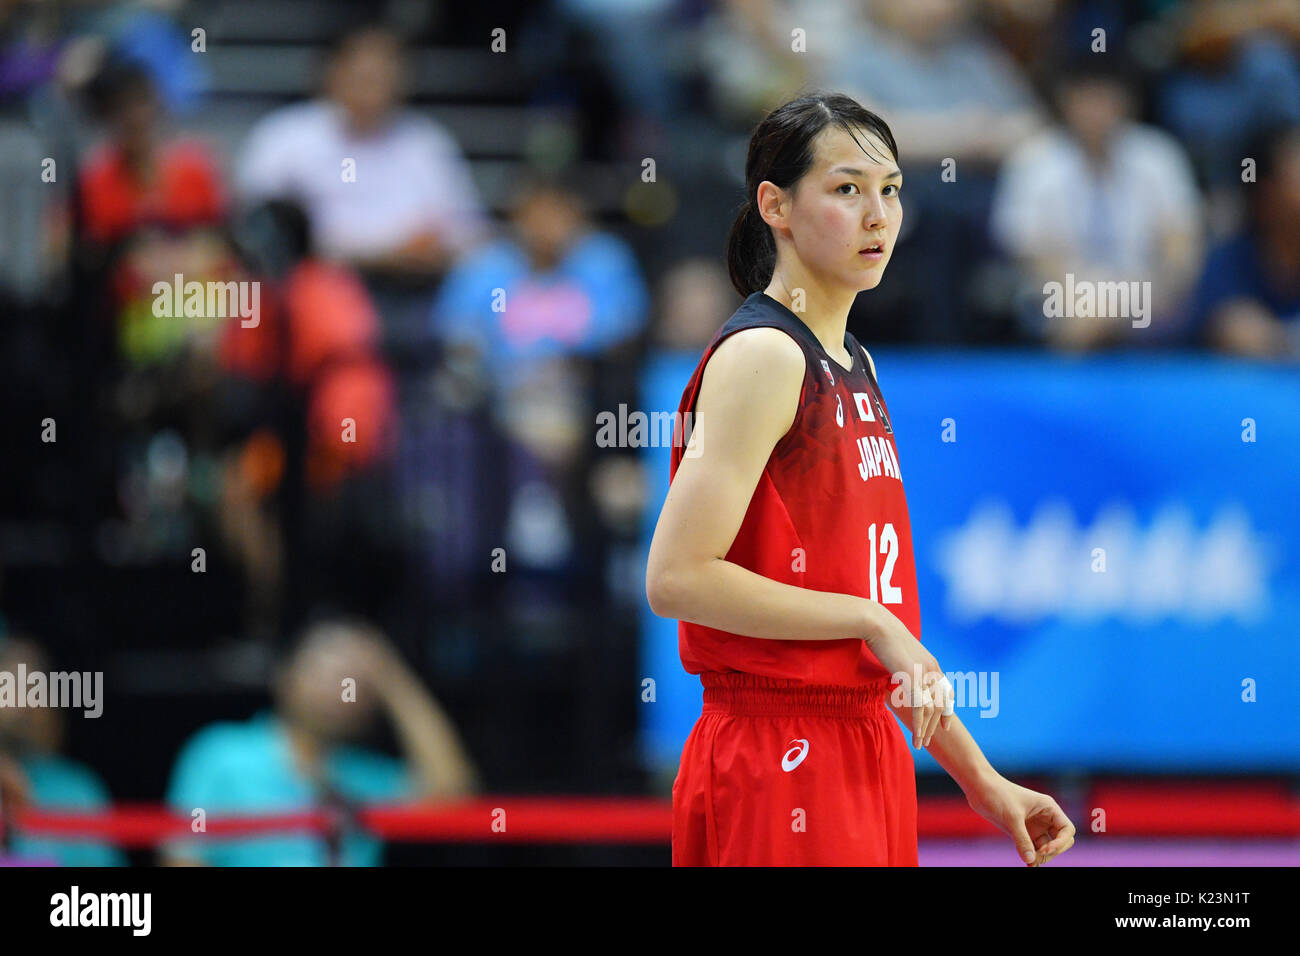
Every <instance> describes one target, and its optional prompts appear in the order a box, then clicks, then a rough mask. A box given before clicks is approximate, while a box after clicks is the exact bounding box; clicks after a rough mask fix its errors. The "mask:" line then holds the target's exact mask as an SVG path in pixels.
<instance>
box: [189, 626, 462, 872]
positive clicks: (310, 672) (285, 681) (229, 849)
mask: <svg viewBox="0 0 1300 956" xmlns="http://www.w3.org/2000/svg"><path fill="white" fill-rule="evenodd" d="M273 695H274V705H275V706H274V710H273V711H262V712H260V713H258V714H256V715H254V716H253V717H252V718H250V719H249V720H247V721H243V722H222V723H217V724H213V725H211V726H209V727H205V728H204V729H202V730H200V731H199V732H198V733H196V734H195V735H194V736H193V737H192V738H191V739H190V740H189V742H188V743H186V745H185V747H184V748H183V750H182V751H181V753H180V755H179V756H178V757H177V760H176V765H175V767H174V769H173V773H172V779H171V784H170V786H169V787H168V792H167V802H168V804H169V805H170V806H171V807H172V809H173V810H174V811H176V812H177V813H179V814H182V815H183V816H185V817H186V818H190V817H191V814H192V813H193V811H194V810H196V809H202V810H203V811H204V812H205V814H207V815H209V816H210V817H228V816H232V815H239V814H257V813H266V814H274V813H293V812H298V811H306V810H310V809H318V810H324V809H331V810H334V811H338V812H341V813H343V814H344V815H345V816H347V815H348V814H349V813H350V812H351V811H352V810H354V809H355V808H356V805H360V804H367V803H396V802H404V801H409V800H445V799H452V798H457V797H462V796H466V795H468V794H470V793H473V792H474V791H475V790H476V788H477V780H476V772H475V770H474V768H473V766H472V765H471V763H470V761H469V759H468V757H467V756H466V754H465V752H464V750H463V748H462V746H461V743H460V740H459V738H458V736H457V734H456V731H455V729H454V727H453V726H452V724H451V722H450V721H449V720H448V719H447V716H446V714H445V713H444V712H443V711H442V708H441V707H440V706H439V705H438V703H437V701H436V700H434V698H433V697H432V696H431V695H430V694H429V693H428V691H427V690H425V688H424V687H423V685H422V684H421V682H420V679H419V678H418V677H417V676H416V675H415V674H414V673H413V672H412V671H411V670H410V669H409V668H408V667H407V666H406V664H405V663H404V662H403V661H402V659H401V657H400V656H399V655H398V654H397V653H396V652H395V651H394V650H393V649H392V647H391V646H390V645H389V644H388V642H387V641H386V640H385V639H384V638H383V636H382V635H380V634H379V633H378V632H377V631H376V630H375V629H374V628H372V627H370V626H369V625H367V624H364V623H362V622H360V621H354V620H343V619H339V620H331V621H325V622H322V623H318V624H316V625H313V626H312V627H311V628H309V629H308V630H307V631H306V632H305V633H304V634H303V637H302V639H301V640H300V642H299V645H298V646H297V648H296V649H295V650H294V651H293V653H292V654H291V655H290V656H289V657H288V659H287V660H286V661H285V662H284V664H283V665H282V667H281V668H280V670H279V672H278V674H277V676H276V679H275V685H274V688H273ZM380 709H382V710H383V712H384V713H385V714H386V715H387V717H388V718H389V720H390V721H391V722H392V724H393V727H394V729H395V730H396V732H397V735H398V738H399V740H400V743H401V747H402V750H403V757H402V759H400V760H398V759H394V758H392V757H388V756H385V755H383V754H379V753H376V752H373V751H371V750H367V749H364V748H362V747H360V746H358V745H357V743H356V742H357V741H358V740H359V739H360V738H361V736H362V734H363V732H364V731H365V730H366V729H367V727H368V726H369V724H370V723H371V721H372V719H373V718H374V716H375V715H376V713H377V711H379V710H380ZM382 851H383V847H382V844H381V843H380V842H379V841H378V840H376V839H375V838H374V837H372V836H370V835H368V834H366V833H364V832H360V831H358V830H356V829H355V828H352V827H346V828H345V829H344V832H343V833H342V834H341V837H340V839H338V840H337V841H331V840H329V839H328V838H327V837H324V836H319V835H310V834H297V833H295V834H288V833H286V834H284V835H280V836H266V837H249V838H240V839H235V838H229V839H227V838H216V837H213V838H201V839H198V840H189V839H187V840H185V841H183V842H178V843H175V844H173V845H171V846H169V847H168V848H167V850H166V854H165V855H166V858H167V860H168V862H172V863H206V864H209V865H214V866H320V865H326V864H334V865H344V866H376V865H378V864H379V863H380V862H381V856H382Z"/></svg>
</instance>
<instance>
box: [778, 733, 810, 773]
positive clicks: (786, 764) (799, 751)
mask: <svg viewBox="0 0 1300 956" xmlns="http://www.w3.org/2000/svg"><path fill="white" fill-rule="evenodd" d="M790 743H792V744H799V745H800V746H798V747H791V748H790V749H789V750H787V751H786V752H785V756H784V757H782V758H781V769H782V770H784V771H785V772H786V773H789V772H790V771H791V770H793V769H794V768H795V767H797V766H799V764H801V763H803V758H804V757H806V756H808V741H806V740H801V739H799V738H798V737H796V738H795V739H794V740H792V741H790ZM791 754H794V756H793V757H791V756H790V755H791Z"/></svg>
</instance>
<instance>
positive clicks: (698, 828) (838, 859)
mask: <svg viewBox="0 0 1300 956" xmlns="http://www.w3.org/2000/svg"><path fill="white" fill-rule="evenodd" d="M701 680H702V682H703V683H704V709H703V713H701V714H700V718H699V720H697V721H696V722H695V726H694V727H693V728H692V730H691V733H690V736H689V737H687V738H686V746H685V747H684V748H683V749H682V762H681V766H680V767H679V768H678V771H677V779H676V780H675V781H674V782H673V866H916V775H915V769H914V766H913V762H912V753H911V750H910V747H909V745H908V740H907V737H906V736H905V735H904V733H903V729H902V727H901V726H900V725H899V723H898V721H897V720H896V719H895V717H894V715H893V712H892V711H890V710H889V708H888V707H887V706H886V705H885V699H886V698H885V695H886V694H888V693H889V689H890V688H889V687H888V685H885V686H884V687H879V686H872V687H828V686H821V687H816V686H807V685H803V686H797V685H794V684H793V683H792V682H790V681H781V680H774V679H770V678H763V677H756V676H754V675H752V674H740V673H725V674H724V673H715V672H705V673H704V674H702V675H701Z"/></svg>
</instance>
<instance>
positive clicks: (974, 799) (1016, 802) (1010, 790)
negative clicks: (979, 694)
mask: <svg viewBox="0 0 1300 956" xmlns="http://www.w3.org/2000/svg"><path fill="white" fill-rule="evenodd" d="M899 697H900V698H901V700H895V699H894V695H893V694H889V695H887V696H886V703H887V704H888V705H889V708H890V710H892V711H893V712H894V714H895V715H896V716H897V717H898V719H899V720H901V721H902V722H903V726H904V727H910V726H912V724H911V710H912V709H911V708H910V707H908V706H907V705H906V703H905V700H906V695H899ZM926 750H927V751H929V753H930V756H932V757H934V759H935V760H936V761H938V763H939V765H940V766H941V767H943V769H944V770H946V771H947V772H948V775H949V776H950V777H952V779H953V780H955V781H956V782H957V785H958V786H959V787H961V789H962V793H964V794H965V795H966V802H967V803H968V804H969V805H970V808H971V809H972V810H974V811H975V812H976V813H978V814H979V815H980V816H981V817H983V818H984V819H985V820H988V821H989V822H990V823H992V824H993V825H994V826H996V827H997V828H998V829H1000V830H1001V831H1002V832H1003V833H1005V834H1007V835H1008V836H1009V837H1011V839H1012V840H1013V841H1014V843H1015V845H1016V852H1017V853H1019V854H1020V858H1021V859H1022V860H1024V861H1025V863H1026V864H1027V865H1029V866H1039V865H1040V864H1043V863H1046V862H1047V861H1048V860H1050V859H1052V858H1053V857H1054V856H1056V855H1057V854H1060V853H1064V852H1065V851H1066V850H1068V849H1069V848H1070V847H1072V846H1073V845H1074V824H1073V823H1071V822H1070V818H1069V817H1067V816H1066V815H1065V812H1064V811H1063V810H1062V809H1061V808H1060V806H1059V805H1058V804H1057V802H1056V801H1055V800H1054V799H1052V797H1051V796H1049V795H1048V794H1045V793H1038V792H1037V791H1034V790H1030V789H1029V788H1027V787H1022V786H1020V785H1019V784H1016V783H1012V782H1011V781H1010V780H1008V779H1007V778H1006V777H1004V776H1002V775H1001V774H1000V773H998V772H997V771H996V770H994V769H993V765H992V764H991V763H989V761H988V758H987V757H985V756H984V752H983V751H982V750H980V748H979V745H978V744H976V743H975V738H973V737H972V736H971V735H970V731H968V730H967V729H966V727H965V726H964V725H963V724H962V722H961V719H960V718H959V717H957V716H956V715H953V716H952V717H951V719H945V720H944V721H943V722H941V723H940V724H939V725H938V728H937V729H936V730H935V732H934V734H933V736H932V737H931V738H930V744H929V746H928V747H926Z"/></svg>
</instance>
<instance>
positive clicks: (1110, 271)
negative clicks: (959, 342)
mask: <svg viewBox="0 0 1300 956" xmlns="http://www.w3.org/2000/svg"><path fill="white" fill-rule="evenodd" d="M1107 56H1114V54H1107ZM1056 86H1057V90H1056V93H1057V97H1056V98H1057V104H1058V107H1059V110H1060V114H1061V118H1062V120H1063V122H1062V123H1061V124H1060V125H1058V126H1055V127H1053V128H1051V129H1048V130H1046V131H1045V132H1042V133H1040V134H1038V135H1037V136H1035V137H1033V138H1031V139H1029V140H1028V141H1026V142H1025V143H1023V144H1022V145H1021V146H1020V147H1018V148H1017V149H1016V150H1015V151H1013V152H1012V153H1011V155H1010V156H1008V158H1007V160H1006V163H1005V164H1004V165H1003V167H1002V170H1001V173H1000V175H999V179H998V183H997V187H996V189H995V191H994V196H993V203H992V211H991V223H990V230H991V233H992V236H993V238H994V240H995V241H996V242H997V243H998V245H999V246H1000V247H1001V248H1002V249H1003V251H1004V252H1006V253H1007V254H1008V255H1009V256H1010V257H1011V258H1012V259H1014V260H1015V261H1016V263H1017V264H1018V265H1019V266H1020V270H1021V273H1022V276H1023V278H1024V280H1025V288H1024V295H1023V304H1024V305H1025V308H1024V309H1022V310H1021V311H1022V315H1021V319H1022V321H1025V322H1026V324H1028V325H1030V326H1031V331H1032V332H1033V333H1035V334H1036V335H1037V336H1038V337H1040V338H1042V339H1043V340H1045V341H1047V342H1049V343H1050V344H1053V345H1056V346H1059V347H1064V348H1076V349H1077V348H1091V347H1097V346H1100V345H1104V344H1107V343H1112V342H1115V341H1118V340H1120V339H1125V338H1132V337H1133V336H1134V335H1140V337H1141V338H1142V339H1146V340H1149V341H1153V342H1154V341H1157V340H1160V339H1161V338H1162V337H1164V336H1166V335H1168V334H1170V333H1173V332H1176V330H1177V327H1178V324H1179V323H1178V321H1177V316H1178V314H1179V313H1180V310H1181V309H1182V308H1183V306H1184V304H1185V300H1186V298H1187V294H1188V292H1189V291H1190V289H1191V285H1192V283H1193V282H1194V280H1195V279H1196V275H1197V271H1198V269H1199V267H1200V263H1201V260H1202V258H1203V255H1204V246H1205V242H1204V232H1205V224H1204V222H1203V220H1204V213H1203V202H1202V198H1201V193H1200V191H1199V189H1198V188H1197V184H1196V179H1195V174H1194V172H1193V170H1192V166H1191V163H1190V161H1189V159H1188V157H1187V155H1186V153H1185V151H1184V150H1183V148H1182V146H1181V145H1180V144H1179V143H1178V141H1177V140H1176V139H1174V137H1173V136H1171V135H1170V134H1168V133H1166V132H1165V131H1163V130H1161V129H1159V128H1157V127H1154V126H1148V125H1143V124H1140V123H1137V122H1134V121H1133V120H1132V119H1131V118H1130V117H1131V115H1132V113H1133V108H1132V106H1133V104H1132V95H1133V94H1132V89H1133V87H1132V84H1131V80H1130V79H1129V73H1128V71H1127V69H1126V68H1125V67H1124V66H1122V65H1108V64H1107V61H1106V60H1104V59H1103V58H1102V57H1101V56H1100V55H1094V56H1092V57H1088V58H1084V59H1081V60H1079V61H1078V62H1077V63H1074V64H1071V65H1069V66H1068V67H1066V68H1065V69H1063V70H1062V72H1061V74H1060V76H1059V77H1058V79H1057V83H1056ZM1067 274H1072V275H1073V277H1074V280H1073V281H1074V283H1075V284H1076V285H1077V283H1078V282H1079V281H1081V280H1089V281H1092V282H1116V281H1120V282H1150V283H1151V285H1150V286H1149V289H1150V292H1151V302H1150V306H1151V323H1150V328H1149V329H1147V328H1140V329H1135V328H1133V325H1132V323H1130V322H1125V321H1122V318H1121V317H1105V316H1100V315H1098V316H1092V315H1086V314H1078V313H1077V312H1075V310H1071V312H1072V313H1074V314H1070V315H1067V316H1064V317H1059V318H1058V317H1053V318H1045V317H1044V315H1045V313H1044V309H1043V299H1044V294H1045V293H1044V291H1043V286H1044V284H1045V283H1049V282H1056V283H1061V284H1064V283H1066V282H1067ZM1130 330H1132V331H1130Z"/></svg>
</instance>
